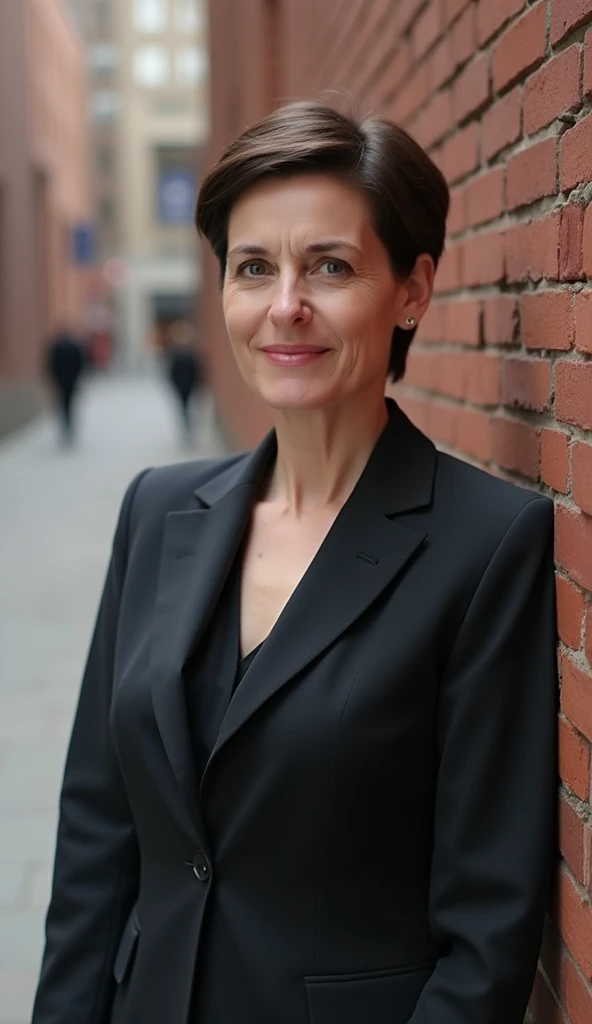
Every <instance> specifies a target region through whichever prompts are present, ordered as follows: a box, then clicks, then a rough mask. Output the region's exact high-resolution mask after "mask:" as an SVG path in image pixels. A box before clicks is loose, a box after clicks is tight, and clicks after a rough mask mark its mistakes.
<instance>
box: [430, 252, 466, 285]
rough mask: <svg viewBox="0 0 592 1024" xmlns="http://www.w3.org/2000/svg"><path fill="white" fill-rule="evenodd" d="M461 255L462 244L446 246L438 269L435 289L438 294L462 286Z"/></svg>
mask: <svg viewBox="0 0 592 1024" xmlns="http://www.w3.org/2000/svg"><path fill="white" fill-rule="evenodd" d="M461 255H462V245H456V244H455V245H448V246H446V248H445V250H444V252H443V253H442V257H441V259H440V262H439V264H438V269H437V271H436V281H435V284H434V291H435V292H436V294H437V295H438V294H441V293H443V292H452V291H455V290H456V289H457V288H460V282H461Z"/></svg>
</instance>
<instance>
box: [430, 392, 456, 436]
mask: <svg viewBox="0 0 592 1024" xmlns="http://www.w3.org/2000/svg"><path fill="white" fill-rule="evenodd" d="M428 405H429V409H428V436H429V437H433V439H434V440H435V441H439V442H440V443H441V444H447V445H448V446H449V447H451V448H454V447H455V446H456V433H457V412H458V407H453V406H450V405H445V404H444V402H435V401H434V400H433V399H430V401H429V403H428Z"/></svg>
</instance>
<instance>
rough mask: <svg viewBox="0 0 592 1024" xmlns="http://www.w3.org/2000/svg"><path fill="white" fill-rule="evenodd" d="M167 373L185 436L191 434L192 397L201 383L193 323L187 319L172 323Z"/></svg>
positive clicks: (167, 348) (167, 351)
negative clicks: (177, 404)
mask: <svg viewBox="0 0 592 1024" xmlns="http://www.w3.org/2000/svg"><path fill="white" fill-rule="evenodd" d="M165 355H166V360H167V373H168V378H169V380H170V382H171V385H172V388H173V391H174V393H175V396H176V398H177V401H178V403H179V408H180V411H181V419H182V425H183V430H184V434H185V438H186V439H189V437H190V435H191V427H192V416H191V398H192V395H193V393H194V391H195V390H196V388H197V387H198V385H199V383H200V373H199V364H198V359H197V353H196V351H195V347H194V336H193V329H192V327H191V324H190V323H189V322H188V321H186V320H179V321H176V322H175V323H174V324H172V325H171V328H170V330H169V338H168V340H167V345H166V350H165Z"/></svg>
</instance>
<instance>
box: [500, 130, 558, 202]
mask: <svg viewBox="0 0 592 1024" xmlns="http://www.w3.org/2000/svg"><path fill="white" fill-rule="evenodd" d="M556 191H557V140H556V139H554V138H550V139H544V140H543V142H537V143H535V145H533V146H530V148H529V149H523V150H522V151H521V152H520V153H516V154H515V155H514V156H512V157H510V159H509V160H508V174H507V179H506V202H507V205H508V209H509V210H514V209H515V208H516V207H517V206H524V205H526V204H527V203H534V202H536V200H537V199H542V198H543V197H544V196H552V195H554V194H555V192H556Z"/></svg>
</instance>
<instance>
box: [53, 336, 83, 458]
mask: <svg viewBox="0 0 592 1024" xmlns="http://www.w3.org/2000/svg"><path fill="white" fill-rule="evenodd" d="M84 364H85V354H84V349H83V347H82V345H81V343H80V342H79V340H78V338H77V337H76V335H75V334H74V332H73V331H72V330H71V328H70V327H69V326H67V325H63V326H61V327H60V328H58V330H57V331H56V333H55V334H54V335H53V337H52V338H51V339H50V341H49V344H48V348H47V371H48V375H49V377H50V379H51V381H52V383H53V386H54V389H55V393H56V398H57V401H58V409H59V413H60V419H61V424H62V439H63V441H64V442H65V443H66V444H71V443H72V441H73V440H74V420H73V411H72V407H73V404H74V397H75V394H76V390H77V387H78V383H79V381H80V376H81V374H82V371H83V369H84Z"/></svg>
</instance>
